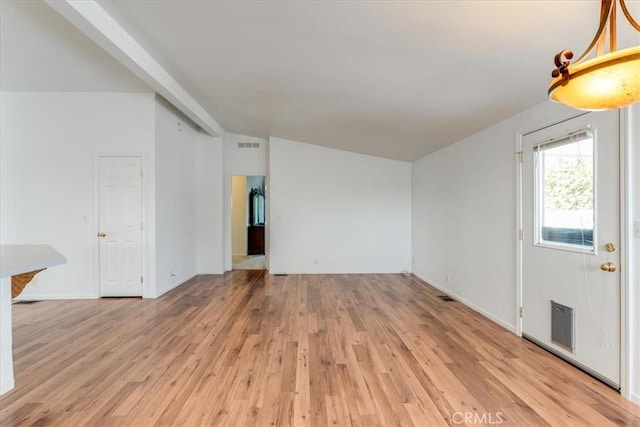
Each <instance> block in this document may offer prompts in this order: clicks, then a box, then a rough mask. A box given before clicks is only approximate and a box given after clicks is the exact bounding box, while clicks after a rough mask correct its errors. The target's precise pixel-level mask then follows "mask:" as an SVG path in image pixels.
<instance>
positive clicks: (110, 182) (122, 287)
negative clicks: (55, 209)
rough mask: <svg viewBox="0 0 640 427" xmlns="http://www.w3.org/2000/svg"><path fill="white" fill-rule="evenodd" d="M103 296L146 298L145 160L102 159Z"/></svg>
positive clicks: (101, 263)
mask: <svg viewBox="0 0 640 427" xmlns="http://www.w3.org/2000/svg"><path fill="white" fill-rule="evenodd" d="M99 187H100V189H99V201H98V204H99V227H100V229H99V231H98V239H99V252H100V256H99V258H100V266H99V270H100V273H99V276H100V296H103V297H107V296H108V297H111V296H142V159H141V158H140V157H100V158H99Z"/></svg>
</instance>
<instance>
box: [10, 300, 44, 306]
mask: <svg viewBox="0 0 640 427" xmlns="http://www.w3.org/2000/svg"><path fill="white" fill-rule="evenodd" d="M37 302H40V301H14V302H13V305H31V304H35V303H37Z"/></svg>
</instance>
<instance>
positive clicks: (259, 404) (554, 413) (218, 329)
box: [0, 271, 640, 427]
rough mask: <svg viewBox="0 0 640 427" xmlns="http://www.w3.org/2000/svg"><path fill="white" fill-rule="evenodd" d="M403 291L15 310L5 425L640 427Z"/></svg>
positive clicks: (374, 288) (622, 410) (487, 334)
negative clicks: (485, 426) (12, 379)
mask: <svg viewBox="0 0 640 427" xmlns="http://www.w3.org/2000/svg"><path fill="white" fill-rule="evenodd" d="M438 294H439V292H437V291H436V290H434V289H433V288H431V287H429V286H427V285H426V284H424V282H421V281H420V280H418V279H416V278H413V277H410V276H409V277H406V276H402V275H336V276H325V275H323V276H298V275H295V276H287V277H273V276H271V277H270V276H266V275H264V273H263V272H258V271H235V272H233V273H229V274H226V275H225V276H199V277H196V278H194V279H192V280H191V281H189V282H188V283H187V284H185V285H183V286H181V287H179V288H177V289H175V290H174V291H172V292H171V293H169V294H167V295H165V296H163V297H161V298H159V299H156V300H141V299H101V300H85V301H44V302H39V303H36V304H31V305H22V304H20V305H14V306H13V310H14V322H15V327H14V341H15V347H14V355H15V367H16V384H17V388H16V389H15V390H14V391H12V392H10V393H9V394H6V395H4V396H3V397H2V398H0V408H1V409H0V425H1V426H3V427H5V426H12V425H61V426H74V425H89V426H96V425H113V426H126V425H132V426H144V425H154V424H155V425H179V426H196V425H234V424H235V425H241V426H245V425H260V426H269V425H282V426H285V425H313V426H326V425H334V424H337V425H349V424H351V425H360V426H373V425H383V426H391V425H412V424H413V425H418V426H428V425H446V424H449V425H463V423H464V421H465V420H466V421H468V423H467V424H468V425H481V424H490V423H493V424H494V425H497V424H500V425H502V426H506V425H534V426H537V425H580V426H584V425H594V426H606V425H613V424H617V425H636V426H637V425H640V408H639V407H638V406H636V405H633V404H631V403H629V402H627V401H626V400H624V399H623V398H622V397H621V396H620V395H618V394H617V393H615V392H614V391H613V390H611V389H609V388H607V387H606V386H604V385H603V384H601V383H599V382H598V381H596V380H594V379H592V378H591V377H589V376H587V375H586V374H584V373H582V372H580V371H578V370H576V369H574V368H573V367H571V366H570V365H568V364H566V363H565V362H563V361H561V360H559V359H557V358H555V357H554V356H552V355H550V354H548V353H546V352H544V351H542V350H541V349H539V348H537V347H535V346H534V345H533V344H530V343H528V342H526V341H523V340H521V339H519V338H518V337H516V336H515V335H513V334H511V333H509V332H507V331H505V330H504V329H502V328H500V327H499V326H497V325H495V324H493V323H491V322H490V321H488V320H486V319H484V318H483V317H481V316H479V315H477V314H475V313H473V312H472V311H470V310H469V309H467V308H465V307H464V306H463V305H461V304H459V303H457V302H445V301H442V300H440V299H438V298H437V297H436V296H437V295H438Z"/></svg>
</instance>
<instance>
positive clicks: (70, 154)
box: [0, 92, 155, 299]
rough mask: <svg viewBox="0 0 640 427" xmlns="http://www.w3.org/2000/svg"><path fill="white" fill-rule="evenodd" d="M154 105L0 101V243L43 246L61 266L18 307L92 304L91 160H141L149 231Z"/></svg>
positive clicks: (7, 95) (126, 98) (70, 99)
mask: <svg viewBox="0 0 640 427" xmlns="http://www.w3.org/2000/svg"><path fill="white" fill-rule="evenodd" d="M153 105H154V98H153V95H152V94H143V93H137V94H134V93H47V92H38V93H28V92H20V93H18V92H2V93H1V94H0V110H1V114H2V115H1V117H0V123H1V130H0V132H1V133H0V159H1V160H0V161H1V164H0V174H1V175H0V241H1V243H47V244H50V245H52V246H53V247H54V248H56V249H57V250H58V251H59V252H61V253H62V254H64V255H65V256H66V258H67V264H65V265H63V266H59V267H56V268H52V269H49V270H46V271H43V272H42V273H40V274H38V275H37V276H36V277H35V278H34V280H33V282H31V283H30V284H29V285H28V286H27V287H26V288H25V291H24V292H23V294H22V295H21V298H22V299H40V298H95V297H97V296H98V275H97V272H98V269H97V237H96V233H97V231H98V230H97V212H96V210H95V199H94V193H95V192H94V182H95V177H94V167H95V164H96V159H97V156H98V155H117V154H132V155H141V156H143V169H144V172H145V178H144V182H143V186H144V197H145V199H144V205H145V212H144V219H145V226H150V227H147V229H153V227H154V218H153V214H154V210H153V205H154V186H155V183H154V179H153V176H154V170H153V167H154V159H153V150H154V147H153V138H154V125H153V123H154V107H153ZM150 234H152V233H146V237H147V239H148V241H147V242H146V243H147V247H149V246H150V245H152V244H153V242H152V240H153V238H152V237H151V236H150ZM152 262H153V260H152V259H150V261H149V262H148V263H147V265H146V270H147V272H151V271H153V270H154V266H153V265H152ZM148 275H149V274H145V277H146V276H148Z"/></svg>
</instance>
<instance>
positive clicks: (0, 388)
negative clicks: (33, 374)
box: [0, 380, 16, 395]
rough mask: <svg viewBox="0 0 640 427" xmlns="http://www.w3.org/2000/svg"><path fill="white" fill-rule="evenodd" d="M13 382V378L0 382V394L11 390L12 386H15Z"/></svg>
mask: <svg viewBox="0 0 640 427" xmlns="http://www.w3.org/2000/svg"><path fill="white" fill-rule="evenodd" d="M15 385H16V384H15V382H14V381H13V380H11V381H7V382H4V383H0V395H2V394H5V393H6V392H8V391H11V390H13V388H14V387H15Z"/></svg>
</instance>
